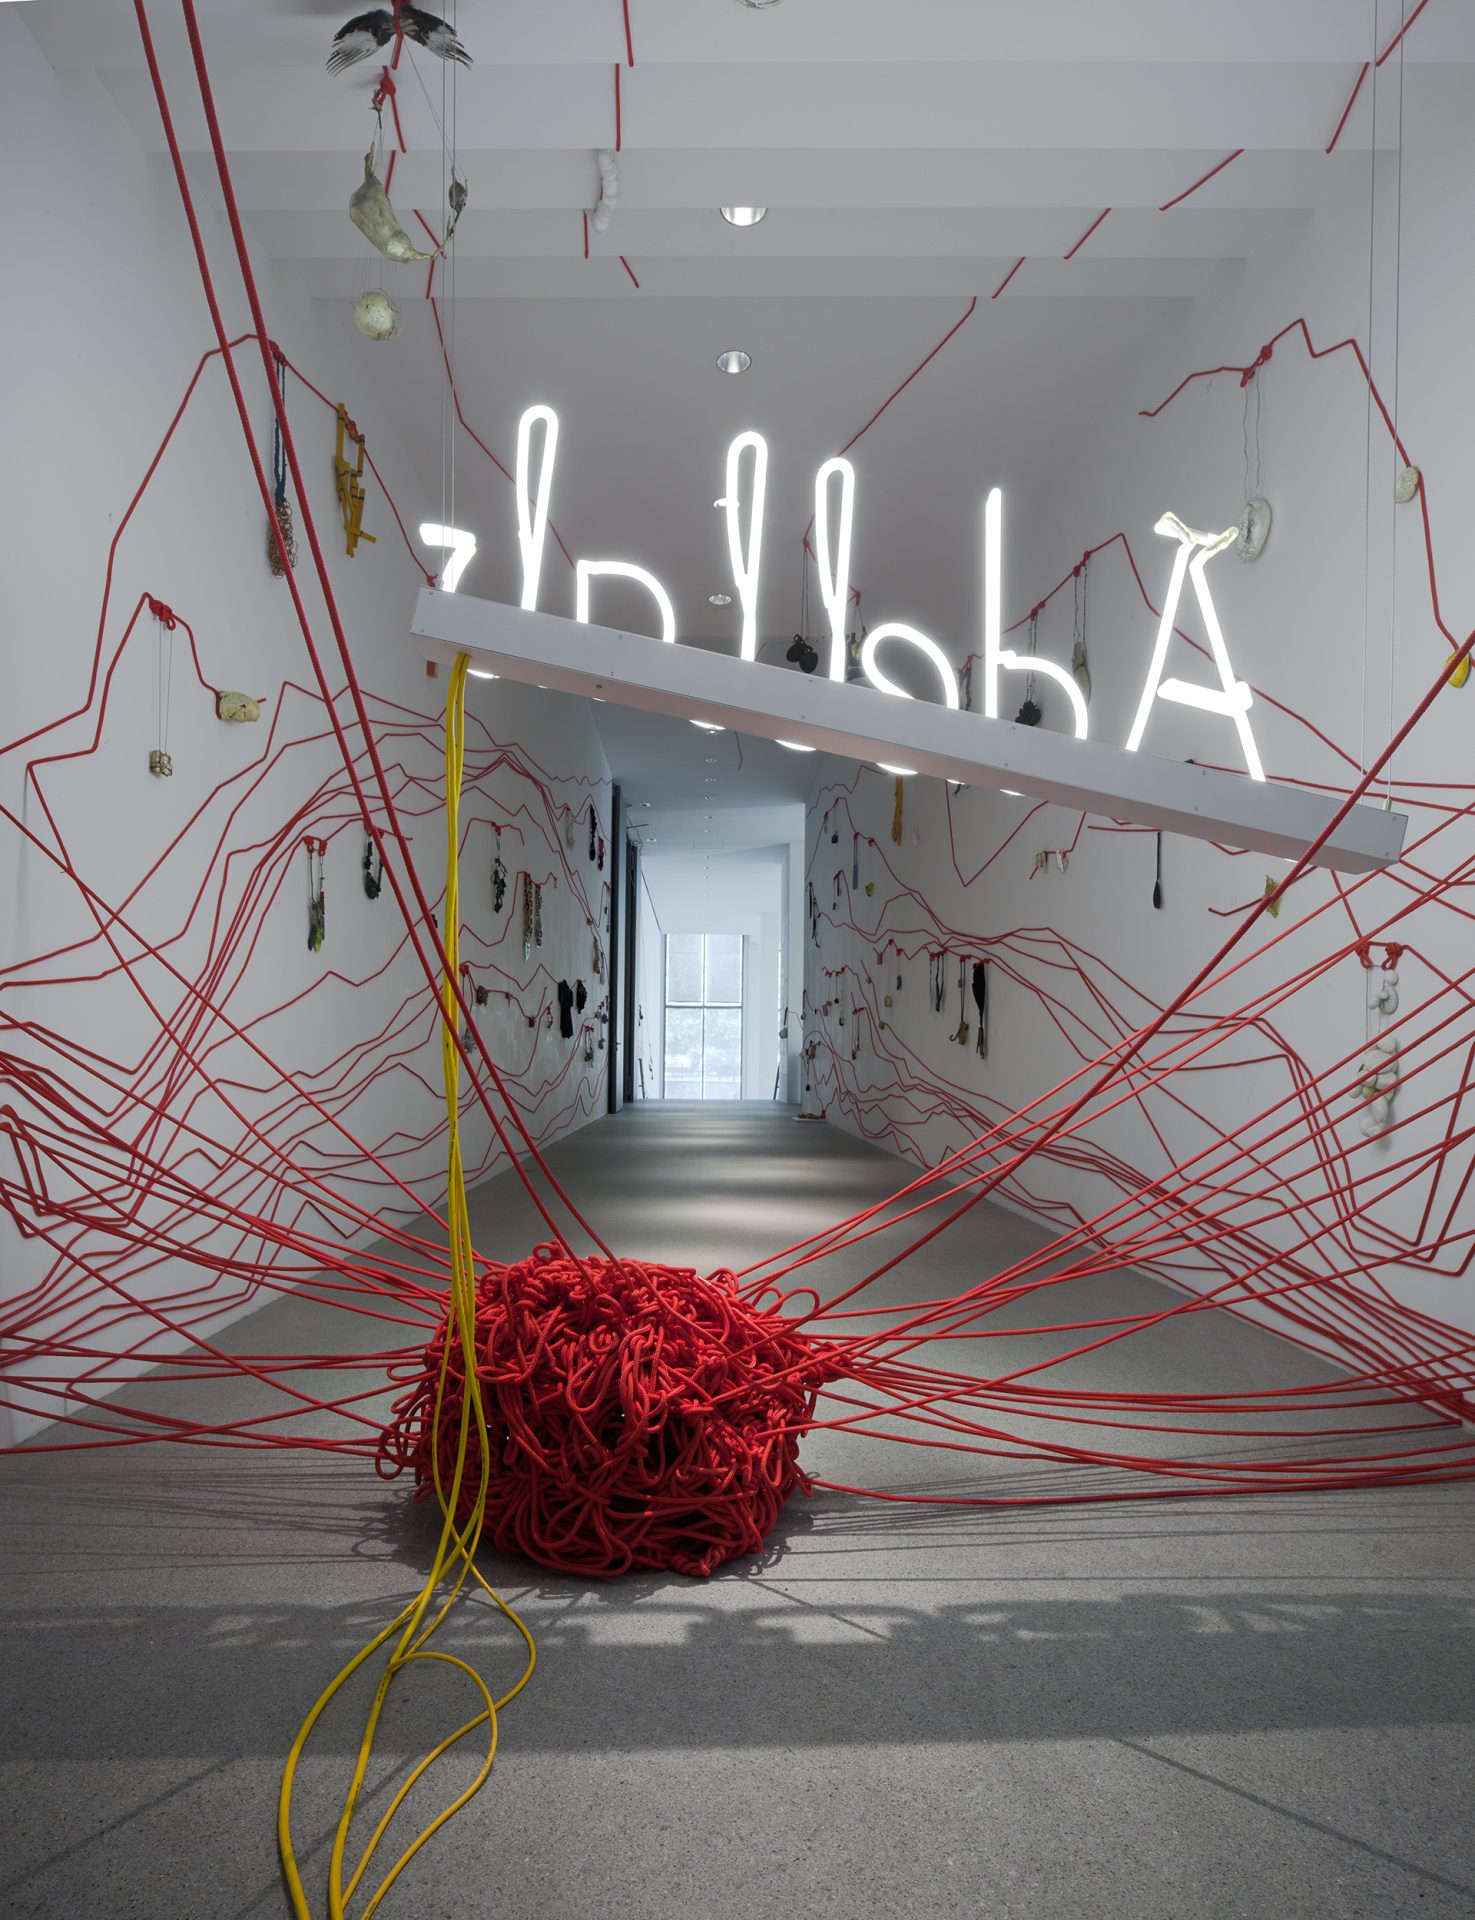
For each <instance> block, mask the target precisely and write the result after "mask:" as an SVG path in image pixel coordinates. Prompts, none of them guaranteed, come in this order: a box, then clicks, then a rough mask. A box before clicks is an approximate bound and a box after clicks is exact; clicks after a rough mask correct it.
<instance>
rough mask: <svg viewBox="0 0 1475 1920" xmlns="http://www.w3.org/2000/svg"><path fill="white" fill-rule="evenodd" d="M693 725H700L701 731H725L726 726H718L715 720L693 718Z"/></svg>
mask: <svg viewBox="0 0 1475 1920" xmlns="http://www.w3.org/2000/svg"><path fill="white" fill-rule="evenodd" d="M691 724H692V725H693V726H694V727H700V728H701V730H702V732H703V733H726V732H727V728H726V727H719V726H718V724H717V722H716V721H715V720H693V721H692V723H691Z"/></svg>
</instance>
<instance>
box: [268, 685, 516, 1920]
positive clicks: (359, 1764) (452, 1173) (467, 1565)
mask: <svg viewBox="0 0 1475 1920" xmlns="http://www.w3.org/2000/svg"><path fill="white" fill-rule="evenodd" d="M466 667H467V657H466V655H465V654H464V653H463V654H462V655H461V656H460V658H459V659H458V660H457V662H456V665H455V667H454V668H453V670H452V674H451V688H450V697H449V699H448V700H447V702H446V896H445V915H444V928H445V932H444V940H445V949H446V961H447V964H446V972H445V975H444V977H443V979H442V983H441V1015H442V1018H441V1061H442V1067H443V1077H444V1080H445V1096H446V1142H447V1159H448V1172H449V1188H448V1191H447V1195H446V1219H447V1224H448V1226H449V1229H450V1264H451V1295H450V1323H449V1325H448V1327H447V1338H446V1340H445V1342H444V1345H443V1347H442V1349H441V1363H440V1378H439V1380H438V1381H437V1383H436V1391H435V1410H434V1414H433V1418H432V1431H433V1432H436V1433H438V1432H439V1431H440V1427H441V1404H442V1398H443V1395H444V1393H445V1386H446V1379H447V1375H448V1372H449V1367H450V1359H451V1349H452V1345H453V1344H454V1346H455V1349H456V1371H457V1374H458V1376H459V1378H460V1380H461V1381H463V1382H464V1383H465V1387H466V1390H465V1391H464V1392H463V1394H462V1396H461V1416H460V1427H459V1432H458V1434H457V1439H456V1464H455V1467H454V1469H453V1471H452V1474H451V1481H450V1485H449V1486H444V1485H442V1483H441V1478H440V1470H439V1465H438V1461H437V1465H436V1477H435V1497H436V1500H437V1501H438V1503H439V1505H440V1510H441V1530H440V1540H439V1543H438V1545H437V1547H436V1550H435V1557H434V1559H433V1560H432V1562H431V1566H430V1571H429V1573H428V1574H427V1575H426V1579H425V1584H424V1586H423V1587H422V1588H421V1589H420V1592H419V1593H418V1594H417V1595H416V1597H415V1598H414V1599H413V1600H412V1601H410V1603H409V1604H408V1606H406V1607H404V1608H403V1609H402V1610H401V1612H400V1613H398V1614H397V1615H396V1616H395V1618H394V1619H393V1620H391V1621H390V1623H389V1625H388V1626H387V1627H385V1628H383V1629H382V1631H380V1632H379V1633H378V1634H376V1635H375V1636H374V1638H373V1639H372V1640H371V1641H369V1643H368V1645H367V1646H365V1647H361V1648H360V1649H359V1651H358V1652H357V1653H356V1654H355V1655H354V1656H353V1658H352V1659H351V1660H350V1661H349V1662H348V1664H347V1666H345V1667H343V1668H342V1669H341V1670H340V1671H339V1673H338V1674H337V1675H336V1676H335V1677H334V1679H333V1680H331V1681H330V1682H329V1684H328V1685H327V1686H326V1687H325V1688H324V1690H323V1692H322V1693H321V1694H320V1695H319V1696H318V1698H317V1700H316V1702H315V1703H314V1705H313V1708H312V1711H311V1712H310V1713H309V1714H308V1716H307V1718H306V1719H305V1720H304V1721H303V1723H302V1725H301V1727H300V1728H299V1730H298V1733H297V1738H296V1739H295V1740H294V1741H293V1742H292V1748H291V1751H290V1752H289V1754H288V1755H287V1764H286V1766H285V1767H284V1768H283V1770H282V1785H281V1792H280V1794H279V1796H278V1800H277V1842H278V1845H279V1847H280V1849H281V1856H282V1871H283V1874H284V1875H285V1877H286V1882H287V1892H288V1895H289V1897H290V1899H291V1902H292V1912H293V1915H294V1920H313V1908H312V1907H311V1905H310V1904H309V1902H308V1897H307V1892H306V1889H305V1888H304V1886H303V1884H302V1874H301V1870H300V1868H299V1867H298V1864H297V1853H296V1848H295V1846H294V1845H293V1840H292V1785H293V1780H294V1778H295V1776H296V1772H297V1763H298V1761H299V1760H300V1759H301V1757H302V1754H303V1750H304V1748H305V1747H306V1745H307V1740H308V1736H309V1735H310V1734H311V1733H312V1730H313V1728H314V1727H315V1726H316V1725H317V1722H318V1720H319V1718H320V1717H321V1716H322V1714H323V1711H324V1710H325V1708H326V1707H327V1706H328V1704H329V1703H330V1702H331V1701H332V1700H333V1698H334V1697H335V1695H336V1694H337V1693H338V1692H339V1690H340V1689H341V1688H342V1687H343V1686H344V1685H345V1684H346V1683H347V1681H348V1680H349V1679H351V1678H352V1676H353V1675H354V1674H355V1673H356V1672H357V1671H358V1669H359V1668H360V1667H361V1666H362V1665H363V1664H364V1662H365V1661H366V1660H369V1659H371V1658H372V1657H373V1655H374V1654H375V1653H377V1652H378V1651H379V1649H380V1648H381V1647H383V1646H384V1645H385V1644H386V1642H388V1641H389V1640H391V1639H394V1647H393V1650H392V1652H391V1653H390V1655H389V1658H388V1659H387V1660H386V1662H385V1663H384V1665H383V1667H382V1669H381V1671H380V1674H379V1680H378V1684H377V1686H376V1687H375V1690H374V1697H373V1701H372V1703H371V1705H370V1708H369V1711H368V1714H367V1716H366V1718H365V1721H364V1729H363V1733H362V1735H361V1736H360V1739H359V1743H358V1749H357V1753H356V1756H355V1760H354V1769H353V1774H352V1777H351V1779H350V1781H349V1784H348V1792H347V1794H346V1796H345V1798H344V1802H343V1811H342V1813H341V1815H340V1816H339V1820H338V1826H337V1831H336V1833H335V1834H334V1838H333V1851H332V1856H331V1858H330V1860H329V1862H328V1900H327V1906H326V1909H324V1911H325V1912H326V1914H327V1916H328V1920H345V1915H346V1911H347V1906H348V1902H349V1901H350V1900H351V1899H352V1898H353V1896H354V1894H355V1893H356V1892H357V1890H358V1886H359V1882H360V1881H361V1880H362V1879H363V1877H364V1873H365V1871H366V1870H367V1868H368V1865H369V1862H370V1860H371V1859H372V1858H373V1855H374V1852H375V1850H376V1848H377V1847H378V1845H379V1842H380V1841H381V1840H382V1839H383V1837H384V1834H385V1832H386V1830H387V1829H388V1827H389V1824H390V1822H391V1821H392V1820H393V1818H394V1816H395V1815H396V1814H397V1813H398V1812H399V1810H400V1807H401V1806H402V1805H403V1804H404V1801H405V1799H406V1797H407V1796H408V1795H409V1793H410V1792H411V1791H412V1789H413V1788H414V1787H415V1785H416V1783H417V1782H418V1781H419V1780H420V1779H421V1778H422V1777H423V1776H424V1774H426V1773H427V1772H428V1771H429V1769H430V1768H431V1767H432V1766H433V1765H434V1763H435V1762H436V1761H437V1760H438V1759H440V1757H441V1755H442V1754H444V1753H448V1752H449V1751H450V1750H451V1748H453V1747H454V1746H456V1745H457V1743H458V1742H459V1741H461V1740H462V1739H464V1738H465V1736H466V1735H467V1734H468V1733H474V1732H475V1731H476V1729H477V1728H478V1727H484V1728H485V1729H486V1738H487V1751H486V1756H485V1758H484V1759H483V1760H482V1762H481V1766H480V1768H479V1769H478V1771H477V1774H476V1777H475V1778H474V1779H473V1780H472V1782H471V1785H470V1786H469V1787H467V1788H466V1789H465V1790H464V1791H463V1792H461V1793H459V1794H458V1795H457V1796H456V1798H455V1799H454V1800H452V1801H451V1802H450V1803H449V1804H448V1805H447V1806H445V1807H444V1808H442V1810H441V1811H440V1812H439V1813H438V1814H437V1815H436V1816H435V1818H434V1819H433V1820H431V1821H430V1822H429V1824H428V1825H427V1826H425V1827H424V1828H423V1829H422V1830H421V1832H420V1833H419V1834H418V1835H417V1836H416V1838H415V1839H414V1840H412V1841H411V1843H410V1844H409V1846H407V1847H406V1848H405V1849H404V1851H403V1852H402V1853H401V1854H400V1856H399V1858H398V1859H397V1860H396V1861H395V1862H394V1864H393V1866H392V1867H390V1869H389V1871H388V1872H387V1873H386V1874H385V1876H384V1878H383V1879H382V1880H381V1881H380V1882H379V1884H378V1886H377V1887H376V1888H375V1889H374V1892H373V1893H372V1894H371V1896H370V1897H369V1899H368V1901H367V1903H366V1904H365V1905H364V1906H363V1907H362V1908H360V1910H359V1920H369V1916H370V1915H371V1914H372V1913H374V1912H375V1911H376V1910H377V1908H378V1906H379V1903H380V1901H381V1900H382V1899H383V1898H384V1896H385V1894H386V1893H387V1892H388V1891H389V1889H390V1887H391V1886H393V1884H394V1882H395V1880H396V1879H397V1878H398V1877H399V1874H400V1871H401V1869H402V1868H404V1867H405V1866H406V1865H407V1864H408V1863H409V1861H410V1860H411V1859H413V1858H414V1856H415V1854H417V1853H418V1852H419V1850H420V1848H421V1847H423V1846H424V1844H425V1842H426V1841H427V1840H428V1839H429V1838H430V1836H431V1835H432V1834H433V1833H434V1832H435V1831H436V1829H437V1828H439V1827H442V1826H444V1825H445V1823H446V1821H447V1820H449V1819H450V1818H451V1816H452V1814H454V1813H457V1812H459V1811H460V1809H461V1808H462V1807H464V1806H465V1805H466V1803H467V1801H468V1800H470V1799H471V1798H472V1796H473V1795H474V1794H476V1793H477V1792H479V1791H480V1789H481V1788H482V1786H483V1785H484V1784H485V1783H486V1780H487V1777H488V1775H489V1774H490V1773H491V1770H492V1761H493V1760H494V1759H495V1758H496V1753H497V1732H498V1728H497V1714H498V1711H499V1709H500V1708H502V1707H505V1706H506V1704H507V1702H508V1701H509V1700H511V1699H512V1698H513V1697H514V1696H515V1695H516V1694H519V1693H521V1691H522V1689H523V1688H524V1687H525V1686H526V1685H527V1683H528V1681H529V1680H530V1679H531V1678H532V1673H533V1668H534V1666H535V1665H536V1663H537V1657H538V1654H537V1648H536V1647H535V1646H534V1644H533V1637H532V1635H531V1634H530V1633H529V1632H528V1630H527V1628H526V1626H524V1624H523V1623H522V1621H521V1620H520V1619H519V1618H518V1617H517V1615H516V1614H515V1613H514V1612H513V1611H512V1609H511V1608H510V1607H509V1606H508V1605H507V1603H506V1602H505V1601H504V1600H503V1599H501V1597H500V1596H499V1595H498V1594H496V1593H493V1591H492V1589H491V1588H490V1587H489V1586H488V1585H487V1583H486V1581H485V1580H484V1579H482V1576H481V1574H480V1573H479V1572H478V1571H477V1568H476V1564H475V1554H476V1549H477V1544H478V1542H479V1541H480V1539H481V1532H482V1526H483V1522H484V1520H485V1516H486V1505H487V1473H488V1463H489V1459H490V1449H489V1447H488V1442H487V1425H486V1409H485V1406H484V1404H483V1400H482V1394H481V1392H480V1382H479V1380H478V1376H477V1371H476V1366H477V1348H476V1275H475V1264H474V1258H473V1254H472V1249H471V1223H470V1219H469V1216H468V1213H467V1208H466V1179H465V1173H464V1170H463V1168H462V1163H461V1140H460V1132H459V1126H458V1120H459V1111H460V1109H459V1105H458V1097H457V1096H458V1092H459V1080H460V1067H461V1056H460V1054H459V1052H458V1051H457V1045H456V1027H457V1015H458V1009H457V1005H456V996H455V991H454V988H453V985H452V982H453V981H454V980H455V979H456V978H457V967H458V959H457V930H458V927H459V908H458V891H459V890H458V884H457V881H458V852H459V844H460V826H459V814H460V800H461V780H462V767H463V761H464V755H465V741H466ZM473 1389H476V1390H475V1391H473ZM473 1436H474V1445H475V1459H476V1466H475V1468H474V1469H473V1468H471V1467H470V1466H469V1464H468V1463H469V1461H470V1459H471V1457H472V1447H473ZM473 1471H474V1472H475V1474H476V1498H475V1500H474V1502H473V1504H472V1509H471V1514H470V1517H469V1518H468V1519H467V1521H466V1522H465V1524H464V1525H458V1523H457V1521H456V1509H457V1506H458V1504H459V1502H460V1497H461V1491H462V1488H463V1487H464V1486H465V1485H466V1483H467V1479H468V1475H469V1474H470V1473H471V1472H473ZM468 1574H469V1575H470V1576H471V1578H472V1579H473V1580H475V1581H476V1582H477V1584H478V1585H479V1586H480V1587H482V1588H483V1589H484V1591H485V1592H486V1593H487V1594H489V1595H490V1597H491V1599H492V1600H493V1602H494V1603H495V1604H496V1605H497V1606H498V1607H499V1608H500V1609H501V1611H502V1613H503V1614H505V1616H506V1617H507V1619H509V1620H510V1621H511V1622H512V1624H513V1626H515V1627H516V1628H517V1630H518V1632H519V1633H520V1634H521V1635H522V1637H523V1640H524V1642H525V1643H526V1646H527V1664H526V1666H525V1667H524V1668H523V1672H522V1678H521V1679H520V1680H519V1681H518V1682H517V1684H516V1686H514V1687H512V1688H511V1689H510V1690H509V1691H508V1692H507V1693H505V1694H503V1695H502V1697H501V1699H500V1700H494V1699H493V1698H492V1694H491V1690H490V1688H489V1687H488V1686H487V1685H486V1683H485V1681H483V1679H482V1678H481V1675H480V1674H479V1673H477V1672H476V1670H475V1668H474V1667H472V1666H470V1665H469V1664H468V1663H467V1662H466V1661H465V1660H460V1659H458V1658H457V1657H456V1656H455V1655H454V1654H450V1653H440V1652H433V1651H427V1649H426V1642H427V1641H428V1640H429V1639H430V1637H431V1635H432V1634H433V1633H435V1631H436V1630H437V1628H439V1627H440V1625H441V1624H442V1622H443V1621H444V1620H445V1618H446V1616H447V1615H448V1614H449V1612H450V1610H451V1608H452V1606H453V1605H454V1603H455V1601H456V1597H457V1595H458V1594H459V1593H460V1591H461V1589H462V1587H463V1586H464V1585H465V1583H466V1579H467V1576H468ZM437 1602H438V1604H437ZM396 1635H397V1636H398V1638H394V1637H395V1636H396ZM417 1660H418V1661H426V1660H433V1661H436V1662H438V1663H439V1664H441V1665H442V1666H446V1667H453V1668H454V1669H455V1670H456V1671H457V1672H458V1673H462V1674H464V1675H465V1676H466V1678H467V1679H468V1680H469V1681H470V1683H471V1685H472V1688H473V1689H474V1696H473V1697H474V1700H475V1701H476V1702H479V1703H480V1705H479V1711H478V1712H477V1713H476V1714H475V1715H474V1716H473V1717H472V1718H471V1719H469V1720H467V1721H466V1722H465V1723H464V1725H462V1726H459V1727H457V1728H456V1730H455V1731H454V1732H453V1733H450V1734H447V1736H446V1738H445V1739H444V1740H442V1741H441V1742H440V1744H439V1745H438V1746H436V1747H434V1748H432V1750H431V1751H430V1752H429V1753H428V1754H427V1755H426V1756H425V1758H424V1759H423V1760H421V1761H419V1762H417V1764H416V1765H415V1766H414V1767H413V1768H412V1769H411V1770H410V1773H409V1775H408V1776H407V1778H406V1779H405V1780H404V1782H403V1784H402V1785H401V1786H400V1787H399V1789H398V1791H397V1792H396V1793H395V1794H394V1796H393V1797H392V1798H391V1800H390V1802H389V1804H388V1806H387V1807H386V1808H385V1809H384V1812H383V1814H382V1816H381V1817H380V1819H379V1822H378V1824H377V1825H376V1826H375V1828H374V1831H373V1832H372V1833H371V1834H370V1836H369V1840H368V1844H367V1845H366V1846H365V1848H364V1850H363V1853H362V1854H361V1855H360V1856H359V1861H358V1865H357V1866H356V1867H354V1869H353V1871H352V1873H351V1874H349V1875H348V1877H347V1879H346V1880H345V1877H344V1876H345V1854H346V1852H347V1848H348V1835H349V1828H350V1825H351V1823H352V1821H353V1816H354V1810H355V1808H356V1806H357V1804H358V1796H359V1793H360V1791H361V1790H362V1787H363V1783H364V1776H365V1774H366V1772H367V1770H368V1765H369V1756H370V1753H371V1751H372V1749H373V1744H374V1734H375V1731H376V1729H377V1727H378V1724H379V1718H380V1715H381V1714H382V1712H383V1710H384V1703H385V1700H386V1698H387V1697H388V1694H389V1689H390V1686H391V1685H392V1683H393V1682H394V1680H395V1679H396V1677H397V1676H398V1675H400V1674H402V1673H403V1672H404V1670H405V1669H406V1668H407V1667H408V1666H410V1665H411V1664H412V1663H413V1662H415V1661H417Z"/></svg>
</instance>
